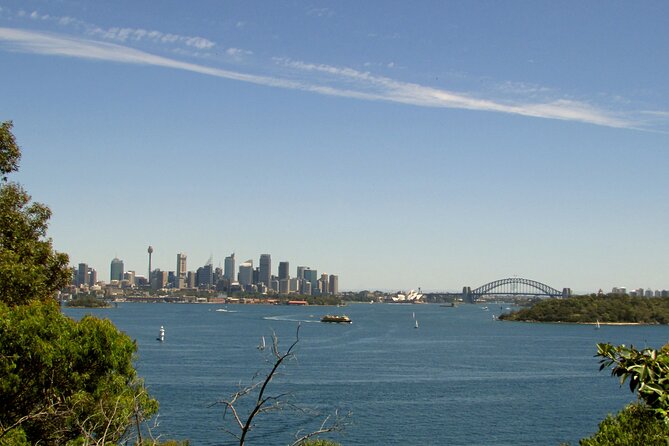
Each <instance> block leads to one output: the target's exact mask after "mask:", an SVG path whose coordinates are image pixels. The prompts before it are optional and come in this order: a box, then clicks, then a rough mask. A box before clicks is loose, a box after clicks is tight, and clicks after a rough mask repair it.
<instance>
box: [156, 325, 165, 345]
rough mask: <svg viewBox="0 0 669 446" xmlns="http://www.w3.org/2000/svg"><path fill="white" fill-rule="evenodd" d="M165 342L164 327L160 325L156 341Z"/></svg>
mask: <svg viewBox="0 0 669 446" xmlns="http://www.w3.org/2000/svg"><path fill="white" fill-rule="evenodd" d="M164 340H165V327H163V326H162V325H161V326H160V331H159V332H158V337H157V338H156V341H160V342H163V341H164Z"/></svg>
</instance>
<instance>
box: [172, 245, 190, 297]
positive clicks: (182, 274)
mask: <svg viewBox="0 0 669 446" xmlns="http://www.w3.org/2000/svg"><path fill="white" fill-rule="evenodd" d="M187 274H188V270H187V269H186V254H183V253H181V252H180V253H179V254H177V275H176V277H175V284H174V288H177V289H179V290H180V289H182V288H185V286H186V276H187Z"/></svg>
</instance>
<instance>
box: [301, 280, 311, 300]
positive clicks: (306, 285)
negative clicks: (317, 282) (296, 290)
mask: <svg viewBox="0 0 669 446" xmlns="http://www.w3.org/2000/svg"><path fill="white" fill-rule="evenodd" d="M302 294H306V295H307V296H311V282H307V281H306V280H305V281H304V282H302Z"/></svg>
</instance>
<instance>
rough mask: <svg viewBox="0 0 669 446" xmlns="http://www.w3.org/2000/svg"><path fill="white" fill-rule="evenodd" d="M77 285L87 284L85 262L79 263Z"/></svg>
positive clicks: (86, 266)
mask: <svg viewBox="0 0 669 446" xmlns="http://www.w3.org/2000/svg"><path fill="white" fill-rule="evenodd" d="M76 284H77V286H81V285H88V265H86V264H85V263H80V264H79V269H78V270H77V282H76Z"/></svg>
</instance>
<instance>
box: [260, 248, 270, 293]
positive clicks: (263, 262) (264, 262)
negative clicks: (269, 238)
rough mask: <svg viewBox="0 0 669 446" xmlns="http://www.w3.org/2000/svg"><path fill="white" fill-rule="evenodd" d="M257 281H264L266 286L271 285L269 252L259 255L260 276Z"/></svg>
mask: <svg viewBox="0 0 669 446" xmlns="http://www.w3.org/2000/svg"><path fill="white" fill-rule="evenodd" d="M258 282H260V283H264V284H265V286H266V287H267V288H270V287H271V286H272V256H270V255H269V254H261V255H260V277H258Z"/></svg>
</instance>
